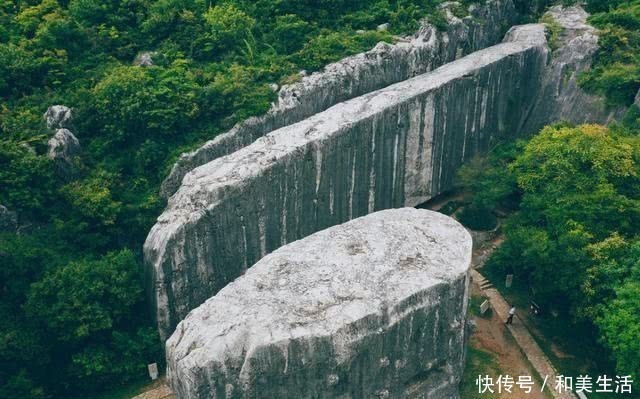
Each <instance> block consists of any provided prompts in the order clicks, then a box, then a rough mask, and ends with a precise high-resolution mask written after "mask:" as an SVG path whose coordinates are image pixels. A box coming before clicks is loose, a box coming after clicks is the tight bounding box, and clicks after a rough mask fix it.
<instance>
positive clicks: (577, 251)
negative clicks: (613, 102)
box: [460, 125, 640, 380]
mask: <svg viewBox="0 0 640 399" xmlns="http://www.w3.org/2000/svg"><path fill="white" fill-rule="evenodd" d="M477 162H480V164H478V163H477ZM460 176H461V181H462V182H465V183H466V186H467V187H468V188H470V189H471V190H472V191H473V192H474V193H475V195H474V203H475V205H476V206H478V207H482V208H483V209H493V208H496V207H500V208H503V209H504V208H507V209H511V210H512V214H511V216H509V218H508V219H507V220H506V222H505V223H504V225H503V232H504V235H505V242H504V244H503V245H502V246H501V247H500V248H498V250H497V251H496V252H495V254H494V255H493V256H492V257H491V259H489V261H488V263H487V266H486V267H487V268H488V270H490V271H492V272H493V273H496V272H498V273H497V274H498V275H501V276H504V275H506V274H514V276H515V278H516V279H517V280H518V281H520V282H524V285H525V286H528V287H529V288H530V292H529V293H528V296H529V297H530V298H531V299H533V300H535V301H536V302H537V303H539V304H540V305H541V306H542V307H543V309H545V312H546V313H547V317H549V315H550V314H551V313H553V312H557V317H561V318H564V319H566V320H567V321H568V322H570V323H571V324H572V325H573V329H574V331H575V332H574V334H575V335H576V336H580V337H587V339H586V340H585V341H586V342H590V345H591V349H590V352H591V353H598V354H599V359H600V360H601V361H602V363H603V364H604V365H606V364H607V363H609V362H608V361H607V360H610V361H611V363H613V364H615V365H616V369H617V372H618V373H619V375H631V376H634V380H637V378H638V377H639V376H640V357H639V356H638V355H639V354H640V239H639V233H640V227H639V226H640V136H638V131H633V130H630V129H629V128H626V127H622V126H615V127H614V128H611V129H609V128H605V127H602V126H597V125H582V126H578V127H571V126H566V125H557V126H550V127H546V128H545V129H543V130H542V131H541V132H540V133H539V134H538V135H536V136H535V137H533V138H532V139H530V140H528V141H523V142H519V143H517V144H509V145H501V146H499V147H497V149H496V150H495V151H494V152H493V154H492V156H491V157H489V159H487V160H482V161H481V160H478V161H476V163H474V164H471V165H469V166H466V167H465V168H463V169H462V170H461V174H460ZM601 374H604V370H603V371H601Z"/></svg>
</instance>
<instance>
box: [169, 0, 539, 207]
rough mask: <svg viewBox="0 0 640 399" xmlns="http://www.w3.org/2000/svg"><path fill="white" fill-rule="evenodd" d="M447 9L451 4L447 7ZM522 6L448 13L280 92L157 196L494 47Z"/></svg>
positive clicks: (492, 3) (186, 159)
mask: <svg viewBox="0 0 640 399" xmlns="http://www.w3.org/2000/svg"><path fill="white" fill-rule="evenodd" d="M451 3H455V2H450V3H449V4H448V5H445V7H447V6H451ZM521 3H528V2H526V1H521V0H487V1H486V2H485V3H484V4H482V5H480V6H478V5H474V6H471V7H470V8H469V15H468V16H466V17H464V18H458V17H456V16H454V15H453V14H452V13H451V12H448V11H447V12H446V14H447V18H448V22H449V26H448V28H447V30H446V31H444V32H441V31H438V30H437V29H436V28H435V27H433V26H432V25H430V24H428V23H425V24H424V25H423V26H422V27H421V29H420V30H419V31H418V32H416V34H415V35H414V36H412V37H407V38H403V39H401V40H400V41H399V42H398V43H396V44H387V43H379V44H378V45H377V46H376V47H375V48H373V49H372V50H370V51H368V52H365V53H362V54H358V55H355V56H352V57H347V58H345V59H343V60H341V61H339V62H337V63H334V64H330V65H328V66H327V67H326V68H325V69H324V70H323V71H321V72H318V73H313V74H311V75H309V76H304V77H303V78H302V80H301V81H300V82H298V83H296V84H293V85H289V86H285V87H283V88H282V90H280V92H279V95H278V99H277V101H276V103H275V104H274V105H273V106H272V108H271V109H270V110H269V112H267V113H266V114H265V115H263V116H260V117H254V118H249V119H248V120H246V121H245V122H243V123H240V124H238V125H236V126H235V127H234V128H233V129H231V130H230V131H228V132H226V133H224V134H221V135H219V136H217V137H216V138H214V139H213V140H211V141H209V142H207V143H205V144H204V145H203V146H202V147H200V148H198V149H197V150H195V151H192V152H189V153H185V154H183V155H182V156H181V157H180V158H179V159H178V161H177V162H176V164H175V165H174V166H173V168H172V170H171V172H170V173H169V176H168V177H167V178H166V179H165V181H164V182H163V183H162V187H161V190H160V193H161V195H162V196H163V197H165V198H168V197H169V196H171V195H172V194H173V193H175V191H176V190H177V189H178V187H179V186H180V183H181V181H182V179H183V177H184V176H185V174H187V173H188V172H189V171H191V170H193V169H194V168H196V167H198V166H200V165H204V164H205V163H207V162H209V161H211V160H213V159H216V158H218V157H221V156H224V155H227V154H230V153H232V152H233V151H236V150H238V149H240V148H242V147H244V146H246V145H248V144H250V143H252V142H254V141H255V140H256V139H258V138H260V137H262V136H264V135H265V134H267V133H269V132H271V131H273V130H276V129H278V128H281V127H283V126H287V125H290V124H292V123H295V122H298V121H301V120H302V119H304V118H307V117H309V116H311V115H313V114H316V113H318V112H321V111H323V110H325V109H327V108H329V107H331V106H333V105H335V104H337V103H339V102H341V101H345V100H348V99H351V98H354V97H357V96H360V95H363V94H365V93H369V92H371V91H373V90H377V89H380V88H382V87H385V86H388V85H390V84H393V83H396V82H400V81H403V80H406V79H409V78H411V77H414V76H416V75H420V74H422V73H425V72H428V71H430V70H433V69H434V68H437V67H439V66H441V65H443V64H445V63H447V62H450V61H453V60H455V59H456V58H459V57H461V56H463V55H466V54H469V53H472V52H474V51H476V50H479V49H482V48H485V47H487V46H490V45H493V44H496V43H498V42H499V41H500V39H501V38H502V36H503V34H504V32H505V31H506V30H507V29H508V28H509V27H510V26H512V25H514V24H515V23H517V22H518V20H519V19H521V18H522V17H523V13H521V12H518V9H519V8H521V6H522V4H521ZM530 7H531V5H527V7H526V10H522V11H523V12H526V13H528V12H529V11H530V10H529V8H530ZM445 10H446V9H445Z"/></svg>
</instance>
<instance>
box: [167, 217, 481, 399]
mask: <svg viewBox="0 0 640 399" xmlns="http://www.w3.org/2000/svg"><path fill="white" fill-rule="evenodd" d="M471 245H472V244H471V237H470V236H469V234H468V232H467V231H466V230H465V229H464V228H463V227H462V226H461V225H460V224H458V223H457V222H456V221H454V220H453V219H451V218H449V217H447V216H444V215H441V214H438V213H435V212H431V211H425V210H416V209H412V208H404V209H396V210H387V211H381V212H377V213H373V214H371V215H368V216H365V217H362V218H358V219H355V220H352V221H350V222H347V223H345V224H342V225H339V226H335V227H331V228H329V229H326V230H323V231H321V232H318V233H315V234H313V235H311V236H309V237H307V238H304V239H302V240H298V241H295V242H293V243H291V244H288V245H286V246H284V247H281V248H280V249H278V250H276V251H274V252H273V253H271V254H270V255H267V256H266V257H264V258H263V259H262V260H260V261H259V262H258V263H256V264H255V265H254V266H253V267H252V268H251V269H249V270H248V271H247V273H246V274H245V275H244V276H242V277H240V278H238V279H237V280H235V281H234V282H232V283H231V284H229V285H228V286H226V287H225V288H223V289H222V290H221V291H220V292H219V293H218V294H217V295H216V296H214V297H213V298H211V299H209V300H208V301H206V302H205V303H204V304H203V305H201V306H200V307H198V308H196V309H195V310H193V311H192V312H191V313H190V314H189V315H188V316H187V318H186V319H185V320H184V321H182V322H181V323H180V324H179V325H178V327H177V329H176V331H175V333H174V334H173V336H172V337H171V338H170V339H169V340H168V341H167V363H168V369H169V371H168V376H169V380H170V383H171V386H172V387H173V389H174V391H175V392H176V393H177V395H178V396H179V397H180V398H185V399H186V398H249V397H250V398H281V399H286V398H292V399H293V398H296V399H302V398H312V397H313V398H337V397H344V398H371V397H377V396H376V395H380V394H384V392H387V393H388V395H389V396H388V397H406V396H407V395H410V394H411V393H412V392H414V391H415V392H420V393H421V394H430V395H431V396H429V397H433V398H453V397H456V396H457V385H458V383H459V379H460V377H461V372H462V367H463V358H464V355H463V353H464V320H465V314H466V297H467V287H468V281H467V275H468V268H469V265H470V262H471ZM425 397H426V396H425Z"/></svg>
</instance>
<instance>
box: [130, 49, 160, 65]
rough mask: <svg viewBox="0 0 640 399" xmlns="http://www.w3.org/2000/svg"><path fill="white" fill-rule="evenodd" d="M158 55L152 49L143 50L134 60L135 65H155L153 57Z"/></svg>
mask: <svg viewBox="0 0 640 399" xmlns="http://www.w3.org/2000/svg"><path fill="white" fill-rule="evenodd" d="M155 55H156V53H155V52H151V51H143V52H141V53H140V54H138V55H137V56H136V58H135V59H134V60H133V65H136V66H141V67H149V66H153V65H155V64H154V62H153V57H154V56H155Z"/></svg>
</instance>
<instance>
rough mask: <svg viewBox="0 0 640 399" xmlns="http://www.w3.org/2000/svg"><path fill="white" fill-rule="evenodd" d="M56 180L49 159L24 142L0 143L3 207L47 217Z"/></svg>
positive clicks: (25, 213)
mask: <svg viewBox="0 0 640 399" xmlns="http://www.w3.org/2000/svg"><path fill="white" fill-rule="evenodd" d="M55 181H56V178H55V175H54V169H53V165H52V162H51V161H50V160H49V159H48V158H46V157H44V156H38V155H36V154H35V153H34V152H33V150H32V149H30V148H29V147H28V146H27V145H24V143H17V142H14V141H0V186H2V190H0V204H2V205H4V206H7V207H9V208H10V209H13V210H14V211H19V212H20V213H24V216H39V217H44V210H45V208H46V206H47V205H48V204H49V201H50V199H51V196H52V195H53V192H54V190H55V189H54V184H55Z"/></svg>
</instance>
